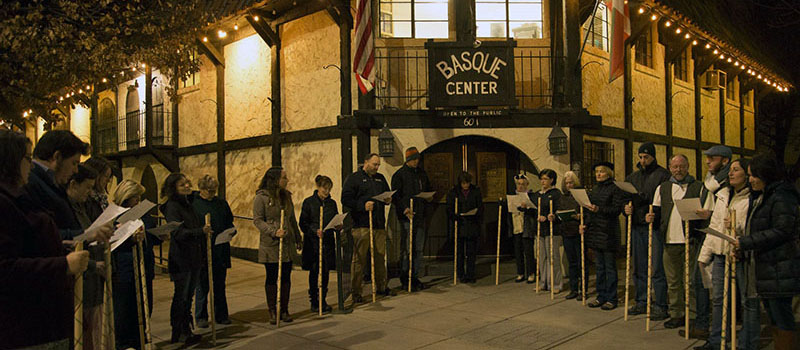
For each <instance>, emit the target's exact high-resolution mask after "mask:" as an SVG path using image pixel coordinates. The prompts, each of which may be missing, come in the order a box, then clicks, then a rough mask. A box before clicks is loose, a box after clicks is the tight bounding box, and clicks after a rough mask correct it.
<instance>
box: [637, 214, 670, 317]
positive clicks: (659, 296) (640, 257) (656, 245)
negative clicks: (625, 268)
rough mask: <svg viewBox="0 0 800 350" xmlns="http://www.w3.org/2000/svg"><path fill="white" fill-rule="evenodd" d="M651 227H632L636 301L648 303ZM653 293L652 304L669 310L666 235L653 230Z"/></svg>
mask: <svg viewBox="0 0 800 350" xmlns="http://www.w3.org/2000/svg"><path fill="white" fill-rule="evenodd" d="M648 231H649V227H648V226H646V225H634V226H633V227H631V235H632V237H631V240H632V241H633V242H632V248H633V252H632V254H633V281H634V282H633V283H634V284H635V286H636V303H637V304H639V305H642V306H646V304H647V240H648V237H647V236H648ZM652 248H653V249H652V259H653V262H652V268H653V281H652V282H651V283H652V287H653V290H654V292H653V295H652V301H651V302H652V304H653V305H655V306H657V307H659V308H661V310H663V311H664V312H666V311H667V308H668V304H667V277H666V275H665V274H664V237H663V236H662V235H660V234H659V233H658V230H655V229H654V230H653V241H652Z"/></svg>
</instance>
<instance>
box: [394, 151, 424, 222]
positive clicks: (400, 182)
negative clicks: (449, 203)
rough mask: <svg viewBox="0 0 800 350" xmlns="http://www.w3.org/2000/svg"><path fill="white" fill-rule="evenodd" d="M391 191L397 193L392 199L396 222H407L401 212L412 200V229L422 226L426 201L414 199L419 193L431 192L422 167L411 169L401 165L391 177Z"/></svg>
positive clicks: (406, 218)
mask: <svg viewBox="0 0 800 350" xmlns="http://www.w3.org/2000/svg"><path fill="white" fill-rule="evenodd" d="M392 190H393V191H397V192H395V193H394V195H393V196H392V198H393V199H394V207H395V209H396V212H397V218H398V220H400V221H402V222H408V217H407V216H405V214H403V212H404V211H405V210H406V208H408V207H409V206H410V203H411V200H412V199H413V200H414V213H415V215H414V227H417V226H419V225H422V224H423V223H424V222H425V220H424V219H425V209H426V204H427V201H425V200H424V199H421V198H414V196H416V195H417V194H419V193H420V192H428V191H430V190H431V184H430V180H428V174H427V173H426V172H425V169H422V167H419V166H418V167H416V168H412V167H410V166H408V165H403V166H402V167H401V168H400V169H398V170H397V171H396V172H395V173H394V175H392Z"/></svg>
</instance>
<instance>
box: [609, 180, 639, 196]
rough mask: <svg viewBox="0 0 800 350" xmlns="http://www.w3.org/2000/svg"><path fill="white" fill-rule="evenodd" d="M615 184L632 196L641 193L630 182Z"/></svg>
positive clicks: (615, 182)
mask: <svg viewBox="0 0 800 350" xmlns="http://www.w3.org/2000/svg"><path fill="white" fill-rule="evenodd" d="M614 184H615V185H617V187H619V189H621V190H623V191H625V192H628V193H630V194H637V193H639V191H637V190H636V187H634V186H633V184H632V183H630V182H622V181H614Z"/></svg>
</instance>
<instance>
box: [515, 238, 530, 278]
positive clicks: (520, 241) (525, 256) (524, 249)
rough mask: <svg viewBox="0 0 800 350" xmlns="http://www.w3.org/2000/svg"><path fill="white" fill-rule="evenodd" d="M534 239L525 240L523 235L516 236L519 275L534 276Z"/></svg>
mask: <svg viewBox="0 0 800 350" xmlns="http://www.w3.org/2000/svg"><path fill="white" fill-rule="evenodd" d="M533 254H534V253H533V238H524V237H522V233H518V234H515V235H514V260H516V262H517V275H520V276H525V277H528V276H533V273H534V268H535V266H534V265H533Z"/></svg>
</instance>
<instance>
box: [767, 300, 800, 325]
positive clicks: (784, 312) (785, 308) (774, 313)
mask: <svg viewBox="0 0 800 350" xmlns="http://www.w3.org/2000/svg"><path fill="white" fill-rule="evenodd" d="M761 302H762V303H764V309H765V310H767V315H769V319H770V320H771V321H772V324H773V325H775V327H778V329H780V330H784V331H794V330H795V329H797V325H795V323H794V314H792V297H784V298H762V299H761Z"/></svg>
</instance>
